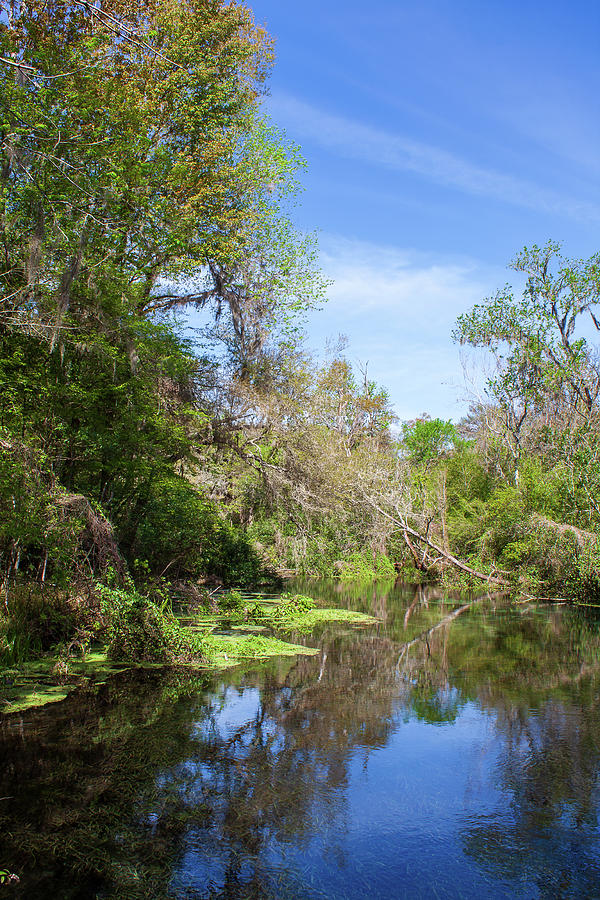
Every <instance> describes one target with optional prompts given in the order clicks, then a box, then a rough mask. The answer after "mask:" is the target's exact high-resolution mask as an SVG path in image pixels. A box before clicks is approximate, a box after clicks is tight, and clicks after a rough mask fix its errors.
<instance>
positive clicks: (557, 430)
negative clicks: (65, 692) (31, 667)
mask: <svg viewBox="0 0 600 900" xmlns="http://www.w3.org/2000/svg"><path fill="white" fill-rule="evenodd" d="M3 9H4V12H3V14H2V17H1V18H0V81H1V87H0V104H1V114H0V185H1V198H0V230H1V240H0V255H1V257H2V260H1V264H0V269H1V271H0V583H1V595H2V597H1V610H0V664H2V665H4V666H11V665H14V664H18V663H19V662H22V661H23V660H26V659H28V658H29V657H31V656H35V655H36V654H40V653H41V652H43V651H46V650H49V649H51V648H54V649H55V648H57V647H58V648H62V651H63V652H64V653H65V654H66V656H68V655H69V654H70V653H72V652H75V649H77V648H78V649H81V648H83V647H88V648H89V647H90V646H92V645H93V644H95V643H97V642H100V643H101V644H103V645H108V646H109V647H110V648H112V652H113V654H114V655H117V656H118V655H119V654H121V655H122V654H123V653H125V654H126V655H129V656H130V657H134V658H142V659H144V658H151V659H167V660H172V659H181V658H184V657H186V655H189V653H191V652H193V651H194V647H192V646H191V645H190V643H189V636H186V634H184V632H183V630H182V629H181V628H180V627H179V625H178V623H177V620H176V619H175V618H174V617H173V615H172V613H171V612H170V610H171V607H172V604H173V603H176V602H181V601H186V602H195V603H197V604H199V605H202V604H204V605H206V604H210V603H212V605H213V607H214V602H215V601H211V600H210V596H211V593H212V592H213V591H215V590H217V589H218V588H220V587H221V586H226V587H229V588H240V587H249V586H256V585H257V584H260V583H263V584H264V583H268V582H271V583H272V582H274V581H275V580H276V579H278V578H282V577H284V576H285V575H286V574H292V573H296V574H305V575H327V576H334V577H336V578H339V579H351V578H362V579H376V578H378V579H386V578H387V579H396V578H402V579H404V580H406V581H412V582H423V581H440V580H441V581H442V582H443V583H444V584H445V585H450V586H454V587H460V588H464V589H472V588H474V587H476V586H481V585H484V586H486V587H488V588H489V587H492V588H493V589H495V590H505V591H509V592H512V593H513V594H514V595H515V596H516V597H518V598H519V597H520V598H523V597H526V598H550V599H555V598H561V599H564V600H580V601H584V602H594V601H595V600H597V598H598V595H599V592H600V580H599V579H600V549H599V547H598V535H599V534H600V465H599V462H600V416H599V396H600V357H599V356H598V350H597V346H596V343H595V339H596V336H597V333H598V331H600V309H599V304H600V255H596V256H593V257H592V258H591V259H583V260H580V259H571V258H566V257H565V256H564V255H563V254H562V251H561V246H560V244H559V243H556V242H553V241H548V242H547V243H543V242H541V243H540V245H536V244H533V245H531V246H529V247H527V248H524V249H522V250H520V251H519V252H517V255H516V256H515V258H514V260H513V261H512V263H511V267H512V270H513V271H514V275H515V280H516V283H517V287H516V288H515V289H514V290H513V289H512V288H510V287H508V286H505V287H502V288H500V289H499V290H498V292H497V293H496V294H495V295H494V296H492V297H489V298H486V299H482V301H481V303H480V304H479V305H477V306H475V307H473V308H472V309H471V310H470V311H467V312H465V313H464V314H463V315H461V316H460V317H459V319H458V320H457V322H456V326H455V331H454V335H453V337H454V340H455V342H456V343H457V345H462V346H464V347H466V348H469V349H470V350H471V351H472V352H473V353H477V354H478V358H480V359H481V360H485V363H484V367H483V368H482V374H481V378H480V384H479V387H478V388H477V390H474V391H473V395H472V403H471V408H470V412H469V414H468V415H467V416H466V417H465V418H464V419H462V420H461V421H459V422H458V423H453V422H451V421H443V420H441V419H439V418H432V417H430V416H428V415H427V414H425V413H424V414H423V415H422V416H421V417H419V418H417V419H415V420H412V421H407V422H399V421H397V419H396V417H395V415H394V411H393V408H392V404H391V402H390V398H389V396H388V393H387V392H386V389H385V387H383V386H381V385H378V384H377V383H375V382H374V381H373V380H372V379H371V378H370V377H369V372H368V369H367V367H366V366H365V367H364V368H362V369H360V368H357V367H356V366H353V365H352V363H351V362H350V354H349V353H348V350H347V347H346V345H345V342H344V340H343V339H340V340H338V341H337V342H334V343H332V345H331V346H329V347H328V348H327V350H326V351H325V352H324V353H323V355H322V356H321V357H320V358H318V359H317V358H315V357H314V356H312V355H311V354H310V353H309V352H308V351H307V349H306V344H305V341H304V337H303V322H304V319H305V317H306V315H307V314H308V313H309V312H310V311H312V310H314V309H318V308H319V306H320V305H321V304H322V303H324V302H326V298H327V288H328V285H327V282H326V280H325V279H324V277H323V276H322V274H321V273H320V271H319V267H318V247H317V244H316V238H315V236H314V235H310V234H309V235H305V234H301V233H299V232H298V231H297V230H296V229H295V227H294V224H293V221H292V216H293V206H294V204H295V203H296V202H297V199H298V194H299V191H300V177H301V174H302V170H303V167H304V162H303V159H302V156H301V153H300V150H299V148H298V147H296V146H294V145H293V144H291V143H290V142H289V141H288V140H287V139H286V138H285V135H283V134H282V133H280V132H279V131H278V129H277V127H276V126H274V125H273V124H272V123H271V122H269V121H268V120H267V119H265V117H264V116H263V114H262V112H261V100H262V98H263V96H264V94H265V93H266V91H267V90H268V77H269V72H270V70H271V67H272V65H273V62H274V49H273V43H272V40H271V38H270V37H269V35H268V34H267V33H266V32H265V30H264V29H263V28H261V27H258V26H257V25H256V24H255V22H254V20H253V17H252V14H251V12H250V10H249V9H248V8H247V7H246V6H244V5H243V4H242V3H238V2H233V3H228V2H224V0H186V2H185V3H181V2H180V0H144V2H143V3H142V2H140V0H104V2H102V4H101V5H97V4H95V3H92V2H87V0H73V2H66V3H65V2H61V0H9V2H7V3H6V4H4V5H3ZM223 596H224V597H225V595H223ZM227 596H228V597H229V598H230V599H229V600H227V601H225V600H224V601H223V602H228V603H229V604H230V606H231V605H232V604H233V605H234V606H235V603H236V602H238V603H239V602H241V601H238V600H236V597H237V596H238V595H236V594H233V595H231V594H228V595H227ZM232 596H233V600H231V597H232ZM301 605H302V604H301V603H300V606H301ZM140 635H141V636H140ZM196 649H197V648H196Z"/></svg>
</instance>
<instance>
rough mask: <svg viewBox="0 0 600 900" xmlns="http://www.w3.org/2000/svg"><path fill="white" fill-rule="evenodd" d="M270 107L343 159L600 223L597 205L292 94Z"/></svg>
mask: <svg viewBox="0 0 600 900" xmlns="http://www.w3.org/2000/svg"><path fill="white" fill-rule="evenodd" d="M268 106H269V111H270V113H271V114H272V115H273V116H274V118H275V119H276V120H277V121H279V122H281V123H282V124H283V125H284V126H287V127H291V128H292V129H293V131H294V133H295V134H296V135H297V136H298V137H302V138H308V139H310V140H312V141H314V142H315V143H316V144H318V145H319V146H321V147H324V148H326V149H328V150H331V151H332V152H333V153H336V154H338V155H340V156H343V157H346V158H352V159H359V160H362V161H363V162H366V163H370V164H372V165H376V166H383V167H385V168H388V169H394V170H398V171H405V172H406V171H408V172H414V173H416V174H418V175H421V176H422V177H424V178H427V179H429V180H430V181H434V182H436V183H437V184H442V185H444V186H446V187H452V188H455V189H457V190H460V191H463V192H466V193H468V194H474V195H478V196H485V197H490V198H493V199H495V200H500V201H502V202H506V203H510V204H513V205H516V206H520V207H525V208H528V209H534V210H537V211H541V212H547V213H556V214H559V215H567V216H569V217H570V218H573V219H577V220H580V221H585V222H597V221H599V220H600V208H598V206H596V205H595V204H593V203H587V202H585V201H579V200H577V199H575V198H572V197H568V196H565V195H563V194H561V193H559V192H557V191H555V190H553V189H551V188H545V187H540V186H539V185H536V184H534V183H532V182H530V181H528V180H526V179H522V178H518V177H515V176H513V175H507V174H504V173H502V172H497V171H495V170H493V169H488V168H484V167H482V166H478V165H476V164H474V163H471V162H470V161H469V160H466V159H462V158H460V157H458V156H456V155H454V154H452V153H448V152H447V151H445V150H442V149H440V148H438V147H434V146H431V145H429V144H425V143H421V142H418V141H414V140H412V139H411V138H408V137H406V136H403V135H399V134H396V133H390V132H388V131H384V130H382V129H378V128H373V127H371V126H368V125H365V124H363V123H362V122H358V121H355V120H353V119H348V118H345V117H343V116H336V115H331V114H329V113H326V112H323V111H322V110H320V109H317V108H316V107H314V106H312V105H310V104H308V103H305V102H304V101H301V100H298V99H296V98H295V97H292V96H290V95H288V94H284V93H277V94H275V95H274V96H273V97H271V98H270V100H269V103H268Z"/></svg>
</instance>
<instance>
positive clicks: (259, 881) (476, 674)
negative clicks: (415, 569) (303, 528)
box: [0, 586, 600, 900]
mask: <svg viewBox="0 0 600 900" xmlns="http://www.w3.org/2000/svg"><path fill="white" fill-rule="evenodd" d="M343 590H344V589H343V588H342V589H341V590H340V593H339V594H338V596H339V597H340V599H341V600H342V601H343V600H345V601H346V602H348V603H350V604H351V605H353V606H354V607H355V608H359V609H363V610H364V611H366V612H375V611H376V612H377V613H378V614H379V616H380V618H381V619H382V624H381V625H380V626H378V627H376V628H368V629H364V630H361V629H358V630H357V629H353V628H350V627H343V626H336V627H329V628H328V627H324V628H322V629H321V631H320V632H319V633H318V634H316V635H314V636H312V637H311V643H312V642H313V641H314V640H319V641H320V646H321V652H320V655H319V656H316V657H299V658H298V659H297V660H289V659H288V660H275V661H270V662H269V663H268V664H265V665H262V666H260V667H255V668H253V669H250V670H247V671H245V672H244V671H242V670H236V671H233V672H231V673H229V675H228V676H227V678H226V679H221V678H217V679H215V678H208V677H204V678H201V679H198V678H196V677H194V676H191V675H190V674H189V673H188V674H187V675H186V674H184V673H179V674H171V675H169V676H165V674H164V673H157V672H154V673H138V674H137V675H134V676H131V675H130V676H121V677H120V678H116V679H113V681H111V682H110V683H109V684H108V685H106V686H105V687H104V688H101V689H100V691H99V692H98V693H96V694H92V695H79V696H74V697H72V698H70V699H69V700H67V701H65V703H62V704H58V705H57V708H56V709H54V710H53V709H52V707H49V708H48V709H46V710H40V711H37V712H32V713H29V714H28V715H27V717H26V718H24V719H23V720H20V719H18V718H16V717H10V718H6V719H5V721H4V724H3V726H2V734H1V737H2V740H3V745H2V749H1V751H0V752H2V754H3V759H6V760H7V766H6V768H5V770H4V772H3V774H2V775H1V776H0V795H1V796H3V797H4V796H6V797H12V798H13V799H11V800H9V801H7V802H3V803H2V804H0V828H1V829H2V834H3V835H4V839H3V847H2V850H3V855H2V858H1V859H0V863H1V864H4V865H10V866H11V868H12V869H13V870H18V871H19V874H20V875H22V881H21V885H20V886H19V887H18V888H17V889H15V890H13V896H15V897H23V898H24V897H27V898H28V900H35V898H38V897H39V898H41V897H44V898H45V897H49V896H52V897H57V898H60V897H64V898H69V900H71V898H79V897H82V898H83V897H86V898H89V897H94V896H98V897H105V898H122V897H123V898H143V897H148V898H149V897H152V898H161V897H164V898H167V897H195V898H200V897H203V898H204V897H205V898H208V897H212V898H242V897H244V898H251V897H256V898H259V897H260V898H267V897H283V896H289V897H295V896H297V897H301V896H303V897H307V896H319V895H320V894H319V886H318V885H316V886H311V887H310V889H309V887H308V879H309V878H310V872H307V871H304V870H303V867H302V866H303V863H302V860H303V859H304V858H306V859H308V858H309V856H310V853H313V854H314V853H315V852H319V853H321V854H322V855H325V856H326V857H327V865H329V866H337V867H338V868H339V869H343V868H344V867H346V866H348V871H351V862H352V861H351V860H348V858H347V857H346V855H345V854H346V843H345V840H344V834H345V828H349V827H350V826H351V824H352V823H351V821H350V815H351V813H350V805H349V803H350V800H351V794H350V791H351V787H352V776H351V773H352V765H353V762H354V761H356V760H358V761H362V763H363V764H364V765H365V766H368V764H369V758H370V755H371V754H372V753H373V752H374V751H376V750H380V749H381V748H384V747H386V746H388V745H389V743H390V739H391V737H392V735H393V734H394V733H395V732H396V731H397V730H398V729H401V728H402V727H403V723H405V722H407V721H409V720H418V721H419V722H424V723H428V724H431V725H436V726H439V727H446V726H448V725H451V724H452V723H453V722H455V721H456V720H457V719H459V718H460V716H461V714H462V710H463V709H464V707H465V706H466V705H467V704H471V705H473V704H474V705H476V707H477V708H478V709H479V710H481V711H483V713H484V714H485V715H486V716H487V717H489V720H490V721H491V722H492V723H493V748H494V753H495V754H496V759H497V763H496V768H495V769H494V770H493V779H494V783H495V786H496V787H497V788H498V789H500V790H501V791H502V792H503V796H505V797H506V798H507V803H506V804H505V805H504V806H503V807H502V808H501V809H499V810H495V811H492V812H490V813H489V814H487V815H485V816H482V815H478V816H477V817H474V816H473V817H471V818H470V817H469V813H468V812H466V813H465V814H464V817H463V821H462V826H461V832H460V837H461V841H462V846H463V848H464V851H465V853H466V854H468V856H470V857H471V858H472V859H473V860H474V861H475V862H476V864H477V866H479V867H480V868H481V869H482V870H485V871H486V872H488V873H489V875H490V877H493V878H496V879H498V880H500V881H502V882H503V883H505V882H506V881H507V879H509V880H510V879H513V880H515V883H516V884H518V883H521V882H522V883H525V882H527V883H529V882H532V881H533V882H535V883H537V885H538V890H539V892H540V893H541V894H542V895H543V896H553V897H560V896H575V895H577V894H579V895H581V896H593V893H591V887H590V886H591V882H592V875H591V874H590V873H592V872H593V871H596V872H597V868H596V869H595V868H594V864H593V862H592V860H591V858H590V853H591V848H592V843H591V841H592V839H594V840H595V839H596V835H597V811H598V801H599V799H600V798H599V796H598V780H597V773H598V766H599V763H600V709H599V704H598V700H597V695H598V688H599V681H598V673H599V671H600V667H599V659H600V638H599V636H598V629H597V627H596V624H595V623H594V622H593V621H587V620H586V619H585V617H582V616H581V615H579V614H578V613H576V612H573V611H570V610H554V611H550V612H548V611H543V612H539V611H536V610H533V609H532V610H529V609H521V610H520V611H518V612H515V611H514V609H511V608H509V607H508V606H506V604H505V603H504V601H502V599H501V598H497V597H484V598H475V600H474V602H464V599H463V600H462V601H460V600H459V599H458V598H454V599H452V598H450V599H448V597H447V595H443V594H441V593H440V592H439V591H437V590H430V589H426V588H422V587H421V588H417V589H412V590H405V591H403V592H399V591H395V592H394V591H392V590H391V589H389V590H380V589H377V588H373V587H372V586H371V587H369V588H368V589H364V588H361V589H356V588H355V589H353V590H354V593H353V594H352V596H344V594H343ZM291 639H292V640H296V639H297V640H298V641H301V640H302V636H301V635H297V636H295V635H292V637H291ZM398 765H402V761H401V760H399V762H398ZM324 835H328V836H329V837H328V839H327V841H324V840H323V843H321V844H319V849H318V851H315V846H316V844H318V842H319V839H320V838H323V836H324Z"/></svg>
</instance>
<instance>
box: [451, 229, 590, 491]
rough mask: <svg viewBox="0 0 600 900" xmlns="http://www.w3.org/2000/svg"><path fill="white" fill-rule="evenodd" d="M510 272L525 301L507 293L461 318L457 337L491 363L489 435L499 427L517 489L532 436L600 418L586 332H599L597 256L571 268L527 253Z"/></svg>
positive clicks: (552, 252) (555, 258) (548, 248)
mask: <svg viewBox="0 0 600 900" xmlns="http://www.w3.org/2000/svg"><path fill="white" fill-rule="evenodd" d="M511 268H513V269H514V270H515V271H516V272H519V273H523V274H524V275H525V278H526V281H525V287H524V290H523V293H522V296H521V297H515V295H514V293H513V290H512V288H511V287H509V286H508V285H507V286H505V287H504V288H502V289H501V290H499V291H498V292H497V293H496V294H495V296H493V297H491V298H489V299H487V300H486V301H484V302H483V303H482V304H478V305H477V306H475V307H473V309H472V310H471V311H470V312H468V313H465V314H464V315H462V316H459V318H458V320H457V326H456V329H455V331H454V334H453V336H454V339H455V340H457V341H458V342H460V343H461V344H470V345H471V346H474V347H486V348H488V349H489V350H490V351H491V352H492V354H493V356H494V359H495V363H496V371H495V373H494V374H493V375H492V376H491V377H490V378H489V379H488V381H487V388H486V393H487V397H488V401H489V403H490V404H491V408H490V409H488V413H489V415H488V420H489V424H490V427H491V428H492V429H496V430H497V428H498V425H500V426H501V431H502V434H503V437H504V440H505V442H506V446H507V447H508V448H509V449H510V452H511V455H512V458H513V462H514V471H515V479H516V480H517V481H518V470H519V461H520V458H521V455H522V453H523V441H524V438H525V436H526V435H527V432H528V430H529V429H530V428H532V427H534V426H539V425H544V426H545V427H559V428H564V427H565V426H571V425H573V424H581V423H582V422H589V421H590V419H591V418H592V417H593V416H594V415H595V414H596V411H597V404H598V397H599V394H600V367H599V366H598V363H597V360H596V358H595V354H594V350H593V348H592V347H591V346H590V344H589V342H588V340H587V338H586V337H585V335H584V334H583V329H584V328H585V327H586V325H588V324H591V325H592V327H593V328H594V329H595V330H600V318H599V316H598V312H597V307H598V304H599V303H600V254H596V255H594V256H592V257H591V258H590V259H589V260H577V259H575V260H569V259H567V258H566V257H563V256H562V255H561V253H560V245H559V244H556V243H554V242H548V243H547V244H546V245H545V246H544V247H542V248H540V247H537V246H533V247H531V248H525V249H524V250H523V251H522V252H521V253H519V254H518V255H517V257H516V258H515V259H514V260H513V262H512V263H511ZM481 405H482V406H483V407H485V406H486V404H485V403H483V404H481Z"/></svg>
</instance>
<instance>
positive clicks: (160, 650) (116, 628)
mask: <svg viewBox="0 0 600 900" xmlns="http://www.w3.org/2000/svg"><path fill="white" fill-rule="evenodd" d="M100 592H101V596H102V603H103V611H104V614H105V618H106V621H107V628H106V637H107V643H108V655H109V656H110V657H111V658H112V659H119V660H127V661H131V662H154V663H166V664H170V663H178V662H185V661H187V660H189V659H191V658H192V657H193V656H194V655H195V653H196V651H197V650H198V646H197V644H196V643H195V641H194V638H193V637H192V635H190V634H189V632H186V631H185V630H184V629H182V628H181V626H180V625H179V622H178V621H177V619H176V618H175V616H174V615H173V613H172V611H171V609H170V608H169V606H168V604H167V603H166V602H165V603H163V604H162V605H161V606H159V605H157V604H156V603H154V602H153V601H152V600H150V599H149V598H148V597H146V596H143V595H142V594H140V593H138V592H137V591H136V590H135V588H134V587H133V586H132V585H129V586H128V587H127V588H126V589H120V588H109V587H106V586H102V587H101V588H100Z"/></svg>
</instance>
